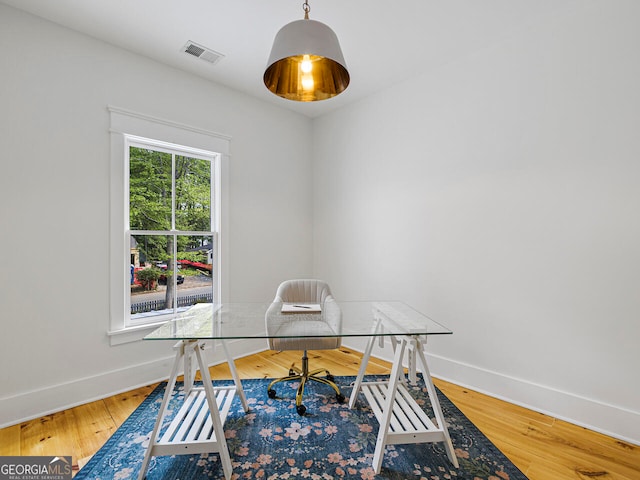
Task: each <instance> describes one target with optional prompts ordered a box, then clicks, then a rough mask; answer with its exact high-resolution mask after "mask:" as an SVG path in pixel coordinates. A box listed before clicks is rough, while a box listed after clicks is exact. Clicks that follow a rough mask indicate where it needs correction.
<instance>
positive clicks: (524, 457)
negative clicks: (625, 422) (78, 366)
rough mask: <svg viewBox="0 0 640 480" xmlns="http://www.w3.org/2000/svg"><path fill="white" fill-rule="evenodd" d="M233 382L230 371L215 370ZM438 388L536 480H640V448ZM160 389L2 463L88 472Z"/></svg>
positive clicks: (99, 406) (50, 428)
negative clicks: (56, 460)
mask: <svg viewBox="0 0 640 480" xmlns="http://www.w3.org/2000/svg"><path fill="white" fill-rule="evenodd" d="M301 354H302V352H274V351H270V350H266V351H264V352H260V353H257V354H255V355H250V356H248V357H244V358H241V359H238V360H237V361H236V368H237V370H238V373H239V375H240V377H241V378H274V377H282V376H285V375H286V374H287V372H288V370H289V366H290V365H291V364H292V363H295V364H296V365H297V366H300V359H301ZM309 357H310V360H309V362H310V368H311V369H314V368H319V367H327V368H328V369H329V370H330V371H331V373H332V374H333V375H336V376H339V375H356V374H357V373H358V366H359V364H360V358H361V354H360V353H359V352H355V351H352V350H350V349H347V348H341V349H339V350H335V351H322V352H309ZM210 371H211V375H212V378H214V379H229V378H231V374H230V371H229V368H228V366H227V365H226V364H222V365H217V366H214V367H211V369H210ZM389 372H390V364H389V363H388V362H386V361H384V360H379V359H376V358H372V359H371V361H370V362H369V365H368V368H367V373H369V374H388V373H389ZM434 383H435V384H436V386H437V387H438V388H439V389H440V390H442V392H443V393H444V394H445V395H446V396H447V397H448V398H449V399H450V400H451V401H452V402H453V403H454V404H455V405H456V406H457V407H458V408H459V409H460V410H461V411H462V412H463V413H464V414H465V415H466V416H467V417H468V418H469V420H471V421H472V422H473V423H474V424H475V425H476V426H477V427H478V428H479V429H480V430H481V431H482V432H483V433H484V434H485V435H486V436H487V437H488V438H489V439H490V440H491V441H492V442H493V443H494V444H495V445H496V446H497V447H498V448H499V449H500V450H502V452H503V453H504V454H505V455H507V457H509V459H510V460H511V461H512V462H513V463H514V464H515V465H516V466H517V467H518V468H519V469H520V470H522V471H523V473H524V474H525V475H527V477H528V478H529V479H530V480H587V479H588V480H594V479H602V480H638V479H640V447H637V446H634V445H630V444H627V443H625V442H621V441H619V440H616V439H614V438H611V437H607V436H605V435H601V434H599V433H596V432H592V431H590V430H587V429H584V428H582V427H578V426H575V425H572V424H569V423H567V422H563V421H560V420H557V419H555V418H553V417H550V416H548V415H543V414H540V413H537V412H533V411H531V410H528V409H526V408H522V407H519V406H517V405H512V404H509V403H507V402H504V401H501V400H498V399H495V398H492V397H489V396H488V395H483V394H481V393H478V392H474V391H472V390H469V389H467V388H464V387H460V386H458V385H454V384H451V383H448V382H445V381H442V380H438V379H434ZM154 388H155V385H149V386H146V387H142V388H139V389H135V390H132V391H130V392H126V393H123V394H119V395H114V396H113V397H109V398H106V399H104V400H101V401H97V402H91V403H89V404H86V405H81V406H80V407H76V408H72V409H69V410H65V411H63V412H59V413H55V414H53V415H47V416H45V417H42V418H39V419H36V420H32V421H30V422H24V423H22V424H21V425H15V426H12V427H8V428H4V429H1V430H0V455H69V454H71V455H72V456H73V462H74V467H75V468H76V469H77V468H78V467H82V466H83V465H84V464H85V463H86V462H87V461H88V460H89V459H90V458H91V456H92V455H93V454H94V453H95V452H96V451H97V450H98V449H99V448H100V447H101V446H102V445H103V444H104V443H105V442H106V440H107V439H108V438H109V437H110V435H112V434H113V432H114V431H115V430H116V429H117V428H118V427H119V426H120V425H121V424H122V423H123V422H124V421H125V420H126V418H127V417H128V416H129V415H130V414H131V413H132V412H133V411H134V410H135V409H136V408H137V406H138V405H139V404H140V403H141V402H142V401H143V399H144V398H146V396H147V395H149V393H150V392H151V391H152V390H153V389H154Z"/></svg>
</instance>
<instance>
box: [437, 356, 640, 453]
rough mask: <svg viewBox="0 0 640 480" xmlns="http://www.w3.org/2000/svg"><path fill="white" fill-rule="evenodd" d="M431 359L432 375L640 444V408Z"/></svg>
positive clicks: (456, 363)
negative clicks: (610, 402)
mask: <svg viewBox="0 0 640 480" xmlns="http://www.w3.org/2000/svg"><path fill="white" fill-rule="evenodd" d="M428 362H429V369H430V370H431V375H432V376H433V377H437V378H440V379H442V380H445V381H448V382H451V383H455V384H456V385H460V386H462V387H466V388H469V389H471V390H475V391H477V392H480V393H484V394H486V395H489V396H491V397H495V398H498V399H500V400H505V401H507V402H509V403H513V404H515V405H520V406H522V407H525V408H528V409H530V410H534V411H536V412H540V413H543V414H545V415H549V416H552V417H554V418H557V419H560V420H564V421H566V422H569V423H573V424H575V425H579V426H581V427H585V428H588V429H589V430H593V431H596V432H599V433H602V434H605V435H608V436H610V437H614V438H617V439H619V440H623V441H625V442H627V443H631V444H634V445H640V412H636V411H632V410H629V409H626V408H622V407H619V406H617V405H611V404H607V403H604V402H600V401H597V400H594V399H591V398H587V397H584V396H580V395H576V394H574V393H571V392H565V391H562V390H559V389H556V388H552V387H549V386H546V385H540V384H536V383H533V382H530V381H527V380H523V379H519V378H514V377H510V376H507V375H504V374H501V373H498V372H493V371H490V370H485V369H482V368H478V367H476V366H473V365H468V364H464V363H461V362H456V361H454V360H451V359H449V358H444V357H440V356H437V355H428Z"/></svg>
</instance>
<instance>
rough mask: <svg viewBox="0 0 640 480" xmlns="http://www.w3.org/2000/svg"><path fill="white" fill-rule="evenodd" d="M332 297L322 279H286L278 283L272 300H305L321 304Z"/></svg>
mask: <svg viewBox="0 0 640 480" xmlns="http://www.w3.org/2000/svg"><path fill="white" fill-rule="evenodd" d="M327 298H333V296H332V295H331V289H330V288H329V285H328V284H327V283H326V282H323V281H322V280H313V279H300V280H286V281H284V282H282V283H281V284H280V286H279V287H278V290H277V292H276V298H275V299H274V302H301V303H302V302H305V303H319V304H323V303H324V302H325V300H327Z"/></svg>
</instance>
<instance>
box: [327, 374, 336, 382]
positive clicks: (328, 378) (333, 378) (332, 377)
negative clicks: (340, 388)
mask: <svg viewBox="0 0 640 480" xmlns="http://www.w3.org/2000/svg"><path fill="white" fill-rule="evenodd" d="M327 380H329V381H330V382H335V381H336V377H334V376H333V375H331V374H330V373H329V374H328V375H327Z"/></svg>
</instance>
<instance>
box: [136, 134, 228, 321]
mask: <svg viewBox="0 0 640 480" xmlns="http://www.w3.org/2000/svg"><path fill="white" fill-rule="evenodd" d="M125 157H126V158H125V161H126V164H127V166H128V169H127V170H128V195H127V204H128V209H129V214H128V229H127V236H128V238H129V245H130V251H129V252H128V255H127V259H128V260H129V262H130V263H129V269H130V289H129V309H128V310H129V313H130V315H129V319H128V322H125V325H131V326H134V325H139V324H141V323H148V322H149V321H150V320H153V321H155V320H157V318H156V317H158V315H166V314H175V313H176V312H177V311H179V310H183V309H185V308H187V307H189V306H191V305H194V304H195V303H201V302H205V303H211V302H214V301H218V299H217V298H216V297H217V295H216V293H217V291H218V288H217V284H218V275H217V271H218V270H219V266H218V262H217V250H218V249H217V246H216V245H217V243H218V232H217V230H218V229H217V228H216V225H217V218H218V215H217V214H216V210H217V202H216V201H215V193H216V190H215V188H214V186H215V185H216V171H217V168H216V165H217V163H218V162H217V158H218V155H217V154H214V153H212V152H206V151H199V150H195V149H192V148H188V147H185V146H179V145H171V144H165V143H162V142H158V141H154V140H150V139H144V138H138V137H134V136H129V135H125Z"/></svg>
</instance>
